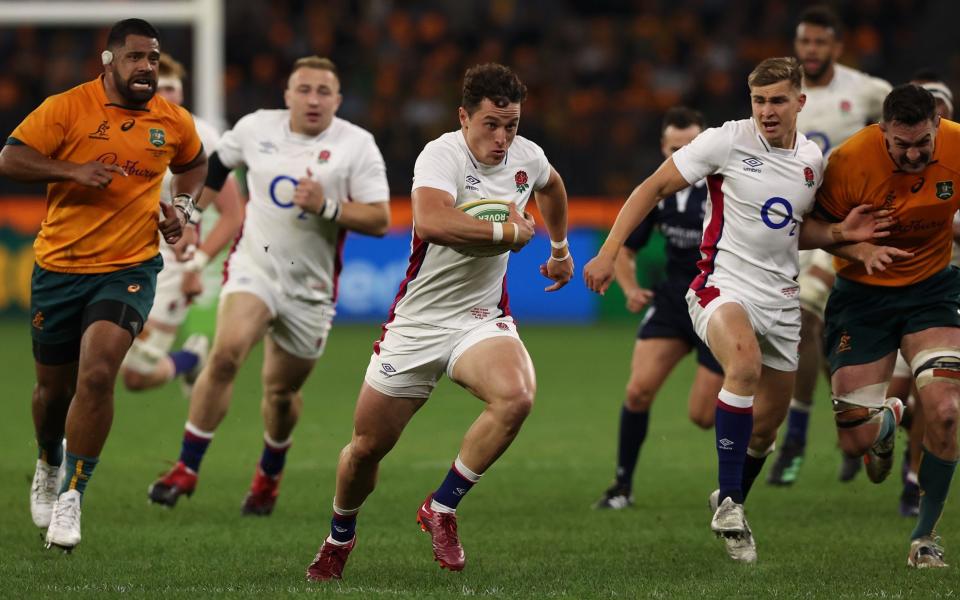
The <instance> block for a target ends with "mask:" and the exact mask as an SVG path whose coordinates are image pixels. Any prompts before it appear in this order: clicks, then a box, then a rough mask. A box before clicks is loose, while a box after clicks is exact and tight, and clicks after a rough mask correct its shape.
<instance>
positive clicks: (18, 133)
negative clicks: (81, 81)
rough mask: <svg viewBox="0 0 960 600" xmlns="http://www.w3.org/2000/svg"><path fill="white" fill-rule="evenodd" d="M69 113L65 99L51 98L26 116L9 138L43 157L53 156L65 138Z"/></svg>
mask: <svg viewBox="0 0 960 600" xmlns="http://www.w3.org/2000/svg"><path fill="white" fill-rule="evenodd" d="M70 112H71V111H70V102H69V101H68V100H67V98H66V97H64V96H63V95H57V96H51V97H49V98H47V99H46V100H44V101H43V104H41V105H40V106H38V107H37V108H36V109H34V111H33V112H31V113H30V114H29V115H27V117H26V118H25V119H24V120H23V121H22V122H21V123H20V125H18V126H17V128H16V129H14V130H13V133H11V134H10V137H11V138H13V139H14V140H16V141H17V142H20V143H22V144H24V145H27V146H30V147H31V148H33V149H34V150H36V151H37V152H39V153H40V154H43V155H44V156H53V154H55V153H56V151H57V149H58V148H60V145H61V144H62V143H63V141H64V139H66V137H67V130H68V127H69V125H68V123H70V122H71V120H72V119H71V118H70V117H71V115H70ZM8 143H10V142H8ZM14 143H16V142H14Z"/></svg>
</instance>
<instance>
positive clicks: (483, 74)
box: [460, 63, 527, 114]
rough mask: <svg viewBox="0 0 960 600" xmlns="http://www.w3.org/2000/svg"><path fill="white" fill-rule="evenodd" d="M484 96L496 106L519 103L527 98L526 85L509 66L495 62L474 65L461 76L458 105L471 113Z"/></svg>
mask: <svg viewBox="0 0 960 600" xmlns="http://www.w3.org/2000/svg"><path fill="white" fill-rule="evenodd" d="M484 98H486V99H488V100H490V101H491V102H493V103H494V104H495V105H496V106H497V107H498V108H503V107H505V106H506V105H508V104H514V103H521V102H523V101H524V100H526V98H527V86H525V85H523V82H522V81H520V78H519V77H517V74H516V73H514V72H513V71H512V70H511V69H510V68H509V67H505V66H503V65H500V64H497V63H487V64H485V65H476V66H473V67H470V68H469V69H467V72H466V74H464V76H463V100H462V101H461V103H460V106H462V107H463V108H464V110H466V111H467V114H473V112H474V111H475V110H477V107H479V106H480V104H481V103H482V102H483V99H484Z"/></svg>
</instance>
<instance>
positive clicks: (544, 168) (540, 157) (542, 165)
mask: <svg viewBox="0 0 960 600" xmlns="http://www.w3.org/2000/svg"><path fill="white" fill-rule="evenodd" d="M534 147H535V148H536V149H537V171H538V173H539V176H538V177H537V180H536V181H534V182H533V189H534V190H539V189H543V187H544V186H545V185H547V182H548V181H550V172H551V171H552V170H553V167H551V166H550V161H549V160H547V155H546V154H545V153H544V151H543V148H541V147H540V146H537V145H536V144H534Z"/></svg>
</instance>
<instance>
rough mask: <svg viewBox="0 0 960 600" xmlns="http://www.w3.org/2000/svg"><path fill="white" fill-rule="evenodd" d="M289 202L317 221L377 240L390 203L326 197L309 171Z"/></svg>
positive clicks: (384, 229) (384, 230) (383, 231)
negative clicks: (317, 217)
mask: <svg viewBox="0 0 960 600" xmlns="http://www.w3.org/2000/svg"><path fill="white" fill-rule="evenodd" d="M293 203H294V204H296V205H297V206H299V207H300V208H302V209H303V210H305V211H307V212H309V213H313V214H315V215H318V216H319V217H320V218H321V219H326V220H328V221H333V222H335V223H337V225H339V226H340V227H343V228H345V229H350V230H352V231H356V232H359V233H365V234H367V235H375V236H378V237H380V236H383V235H384V234H386V233H387V230H388V229H389V228H390V203H389V200H388V199H387V198H384V199H383V200H382V201H380V202H342V201H340V200H338V199H336V198H330V197H328V196H327V195H326V194H325V193H324V189H323V184H322V183H320V182H319V181H317V180H315V179H314V178H313V173H312V172H311V171H310V169H309V168H308V169H307V174H306V176H305V177H301V178H300V179H299V180H298V181H297V187H296V189H295V190H294V192H293Z"/></svg>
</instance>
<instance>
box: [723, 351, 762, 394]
mask: <svg viewBox="0 0 960 600" xmlns="http://www.w3.org/2000/svg"><path fill="white" fill-rule="evenodd" d="M757 358H758V359H757V360H756V361H753V360H743V359H739V358H738V360H734V361H732V364H730V365H729V366H725V367H724V378H723V380H724V381H723V385H724V387H727V386H730V387H734V388H735V389H741V390H743V389H746V390H756V389H757V386H758V385H759V383H760V369H761V363H760V360H759V357H757Z"/></svg>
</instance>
